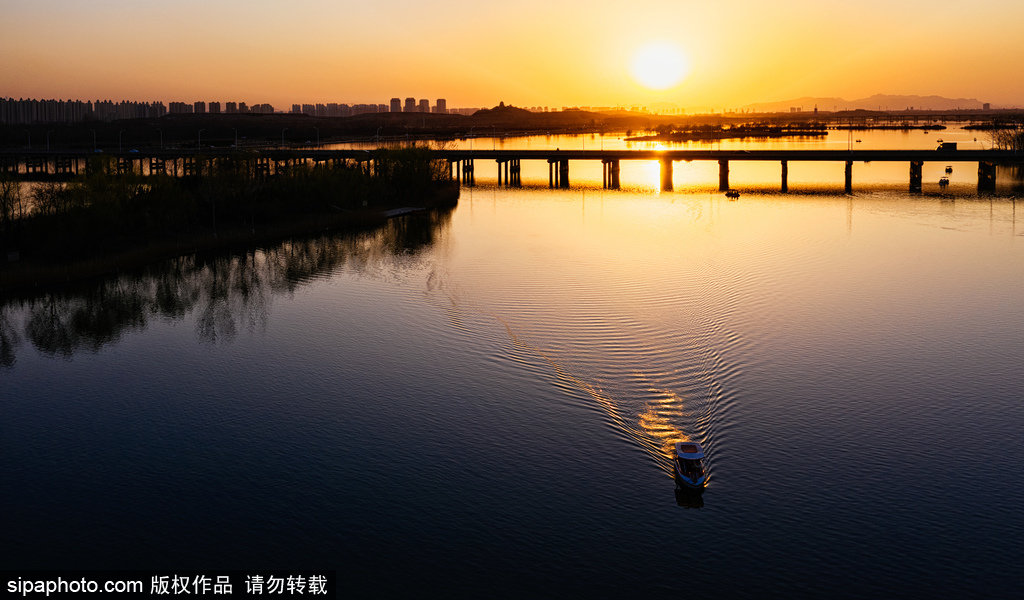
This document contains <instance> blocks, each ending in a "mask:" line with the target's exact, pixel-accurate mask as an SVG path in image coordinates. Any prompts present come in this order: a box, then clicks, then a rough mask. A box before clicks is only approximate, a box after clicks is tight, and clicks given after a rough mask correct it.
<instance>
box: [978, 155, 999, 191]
mask: <svg viewBox="0 0 1024 600" xmlns="http://www.w3.org/2000/svg"><path fill="white" fill-rule="evenodd" d="M994 189H996V164H995V163H993V162H986V161H978V190H979V191H982V190H987V191H991V190H994Z"/></svg>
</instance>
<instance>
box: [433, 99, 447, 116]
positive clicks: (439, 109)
mask: <svg viewBox="0 0 1024 600" xmlns="http://www.w3.org/2000/svg"><path fill="white" fill-rule="evenodd" d="M434 112H436V113H438V114H441V115H446V114H448V102H446V101H445V99H444V98H438V99H437V104H436V105H434Z"/></svg>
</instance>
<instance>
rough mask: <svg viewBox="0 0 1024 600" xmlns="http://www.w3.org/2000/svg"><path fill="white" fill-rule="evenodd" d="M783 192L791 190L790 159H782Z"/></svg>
mask: <svg viewBox="0 0 1024 600" xmlns="http://www.w3.org/2000/svg"><path fill="white" fill-rule="evenodd" d="M781 189H782V193H783V194H785V193H787V192H788V191H789V161H788V160H784V161H782V188H781Z"/></svg>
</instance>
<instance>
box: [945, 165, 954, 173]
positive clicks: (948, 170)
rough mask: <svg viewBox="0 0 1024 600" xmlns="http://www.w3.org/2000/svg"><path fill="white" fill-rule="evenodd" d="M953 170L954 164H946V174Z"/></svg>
mask: <svg viewBox="0 0 1024 600" xmlns="http://www.w3.org/2000/svg"><path fill="white" fill-rule="evenodd" d="M952 172H953V165H946V175H949V174H950V173H952Z"/></svg>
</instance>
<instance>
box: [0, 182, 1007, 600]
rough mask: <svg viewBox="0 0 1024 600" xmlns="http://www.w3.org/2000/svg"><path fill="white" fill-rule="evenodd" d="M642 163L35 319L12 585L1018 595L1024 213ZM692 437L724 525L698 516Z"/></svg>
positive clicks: (15, 368) (24, 339) (13, 338)
mask: <svg viewBox="0 0 1024 600" xmlns="http://www.w3.org/2000/svg"><path fill="white" fill-rule="evenodd" d="M635 166H636V169H634V171H633V172H632V174H631V178H632V179H630V181H632V184H630V186H627V187H628V188H629V189H626V190H622V191H602V190H600V169H599V167H595V168H596V171H597V172H596V177H595V178H589V179H588V178H587V177H583V176H581V178H580V179H579V181H580V182H581V183H580V187H579V188H577V189H573V190H556V191H552V190H547V189H544V188H542V187H536V188H530V187H529V186H528V187H527V188H525V189H520V190H505V189H499V188H495V187H488V186H487V185H483V186H480V187H477V188H474V189H464V191H463V196H462V199H461V201H460V204H459V206H458V208H456V209H455V210H454V211H452V212H451V213H449V214H439V215H433V216H431V217H424V216H412V217H404V218H402V219H396V220H393V221H392V222H391V223H390V224H389V226H388V227H387V228H385V229H382V230H380V231H376V232H370V233H366V234H362V235H358V236H352V237H323V238H313V239H304V240H293V241H292V242H290V243H287V244H284V245H281V246H277V247H272V248H261V249H257V250H254V251H251V252H249V253H239V254H235V255H225V256H215V257H186V258H182V259H179V260H177V261H172V262H170V263H167V264H164V265H158V266H154V267H153V268H151V269H149V270H147V271H146V272H143V273H132V274H123V275H121V276H120V277H117V278H112V279H110V280H108V281H105V282H103V283H102V284H99V283H97V284H91V285H88V286H83V287H82V288H81V289H76V290H74V291H69V292H66V293H60V294H44V295H37V296H35V297H31V298H18V299H14V298H7V299H6V300H5V301H4V303H3V308H2V312H0V343H2V347H0V364H2V366H0V386H2V387H0V395H2V403H3V418H2V420H0V457H2V458H0V476H2V481H3V482H4V485H3V487H2V492H0V498H2V504H3V506H4V507H5V508H4V514H5V516H6V518H5V519H4V528H3V529H4V541H3V543H2V545H0V553H2V556H3V560H2V563H3V564H4V565H5V566H9V567H11V568H20V567H45V568H71V567H77V568H114V567H136V568H202V569H213V568H253V567H255V568H272V567H273V568H329V569H337V570H338V573H339V576H340V577H341V582H340V588H341V589H342V590H343V592H345V593H347V594H348V595H351V596H354V597H360V596H393V595H399V594H401V595H408V594H412V595H414V596H417V597H419V596H437V595H448V596H452V597H485V596H486V597H493V596H498V597H501V596H508V597H523V596H526V595H527V594H534V595H541V596H544V597H575V596H580V595H583V594H588V595H591V596H594V597H625V596H630V597H633V596H636V595H637V594H638V593H648V594H651V593H653V594H664V593H686V592H695V591H699V592H700V594H701V595H702V596H706V597H723V598H725V597H758V598H765V597H789V598H792V597H851V598H856V597H871V598H880V597H898V596H909V595H911V594H913V595H916V596H921V597H927V596H932V597H935V596H939V595H951V594H959V595H962V596H964V597H993V598H998V597H1012V596H1015V595H1018V594H1019V593H1020V592H1021V584H1020V577H1019V565H1020V564H1021V562H1022V560H1024V551H1022V546H1021V544H1020V539H1021V537H1022V536H1024V505H1022V503H1021V500H1020V476H1021V467H1020V464H1021V463H1020V460H1019V457H1020V456H1021V455H1022V453H1024V436H1022V435H1021V431H1022V430H1024V408H1022V406H1024V403H1022V400H1024V393H1022V391H1021V390H1022V389H1024V368H1022V367H1021V365H1022V364H1024V363H1022V359H1024V302H1022V300H1024V240H1022V239H1019V238H1020V237H1021V235H1022V233H1024V224H1018V223H1017V218H1018V216H1017V211H1018V208H1019V207H1017V201H1016V199H1015V197H1014V195H1013V192H1012V191H1010V192H1007V191H1006V190H1004V189H1003V188H1001V189H1000V192H999V193H997V194H994V195H991V196H978V195H977V193H976V192H973V191H971V190H970V184H971V183H972V182H973V183H976V179H974V180H973V181H972V179H971V178H972V176H974V174H973V173H971V171H973V165H971V166H970V168H968V167H967V165H966V164H965V165H964V166H963V167H962V168H961V167H957V171H955V172H954V176H956V175H958V174H960V172H961V171H962V172H963V175H962V179H961V181H960V183H959V185H960V186H961V188H962V193H949V194H941V195H940V194H938V193H930V192H929V191H928V190H927V189H926V190H925V193H924V194H922V195H917V196H910V195H907V194H906V193H904V191H903V190H904V189H905V182H903V180H902V178H903V177H904V176H905V173H904V171H905V167H906V166H905V165H901V166H899V167H898V169H897V171H896V172H895V174H894V175H892V176H891V177H890V176H888V175H886V174H882V175H879V176H878V183H876V184H871V185H867V186H866V187H865V188H861V189H857V176H856V174H855V190H856V192H855V194H854V195H852V196H844V195H842V194H841V189H838V190H837V189H836V188H841V186H842V166H841V165H839V166H833V167H834V170H835V171H836V173H838V177H836V178H835V179H834V180H833V179H832V173H831V171H827V172H819V171H808V173H807V176H806V178H805V179H804V184H803V185H802V189H800V188H801V186H796V185H794V181H795V180H796V178H795V173H794V171H795V169H793V168H792V167H791V171H790V181H791V187H796V188H798V189H797V191H796V192H795V193H792V194H788V195H778V194H773V193H769V192H768V191H764V190H759V189H753V190H750V191H749V192H747V193H744V195H743V196H742V197H741V198H740V199H739V200H738V201H734V202H733V201H728V200H726V199H725V198H724V197H722V195H721V194H719V193H717V192H712V191H707V190H706V189H705V188H704V187H701V186H703V185H704V184H705V183H715V182H716V181H717V180H716V179H715V178H714V176H712V177H708V178H706V179H705V180H703V181H697V182H696V183H695V184H694V185H693V186H692V187H686V186H685V185H681V183H682V182H683V181H685V179H681V178H685V176H686V175H685V171H686V168H683V167H682V166H681V165H677V167H676V176H677V183H676V185H677V190H678V191H676V192H672V193H659V192H658V191H657V190H656V185H657V171H656V166H655V167H654V169H655V170H654V171H653V172H652V173H653V175H651V174H650V173H647V171H645V169H649V166H648V165H643V164H638V165H635ZM716 166H717V165H716ZM879 166H881V165H879ZM926 166H927V165H926ZM942 166H944V165H939V167H940V168H941V167H942ZM526 167H527V164H526V163H524V182H526V181H527V177H526V174H525V169H526ZM874 167H875V165H871V168H874ZM573 168H574V169H575V168H576V167H575V166H574V167H573ZM692 168H693V169H701V168H703V166H701V165H698V164H697V163H693V164H692ZM827 168H830V169H831V168H832V167H827ZM772 169H773V173H774V169H775V167H774V166H773V167H772ZM623 170H624V175H623V183H624V185H626V182H627V178H626V176H625V170H626V169H625V163H624V169H623ZM855 173H856V171H855ZM775 175H776V174H772V175H771V178H768V179H763V180H757V179H756V177H755V176H754V175H751V177H752V178H753V179H752V181H753V186H754V187H755V188H758V187H763V188H770V187H771V185H772V182H773V181H774V178H775ZM543 176H544V177H543V182H544V183H545V184H546V169H545V170H544V173H543ZM926 179H927V172H926ZM936 179H937V176H936ZM595 180H596V185H595V183H594V182H595ZM478 181H479V180H478ZM956 182H957V180H954V183H956ZM484 183H486V182H484ZM651 186H654V188H653V189H652V188H651ZM951 187H952V186H951ZM680 188H683V189H680ZM955 191H956V190H954V192H955ZM1022 216H1024V215H1022ZM679 439H696V440H700V441H701V442H702V443H703V444H704V445H705V448H706V450H707V452H708V456H709V462H710V469H711V482H710V484H709V486H708V489H707V491H706V492H705V493H704V494H703V496H702V497H690V496H686V495H677V493H676V491H675V485H674V482H673V480H672V478H671V476H670V470H671V463H670V454H669V449H670V447H671V444H672V442H674V441H676V440H679Z"/></svg>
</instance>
